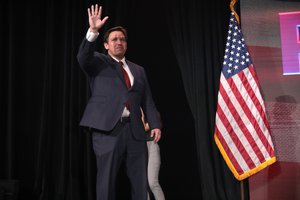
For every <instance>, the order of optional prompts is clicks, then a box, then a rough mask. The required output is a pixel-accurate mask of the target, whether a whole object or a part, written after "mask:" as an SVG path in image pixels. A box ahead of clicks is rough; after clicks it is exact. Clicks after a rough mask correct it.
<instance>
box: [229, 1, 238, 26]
mask: <svg viewBox="0 0 300 200" xmlns="http://www.w3.org/2000/svg"><path fill="white" fill-rule="evenodd" d="M237 1H238V0H231V2H230V10H231V12H233V13H234V16H235V18H236V20H237V22H238V23H239V24H240V19H239V15H238V14H237V13H236V12H235V10H234V5H235V3H236V2H237Z"/></svg>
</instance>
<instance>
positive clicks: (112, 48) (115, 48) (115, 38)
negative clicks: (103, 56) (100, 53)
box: [104, 31, 127, 60]
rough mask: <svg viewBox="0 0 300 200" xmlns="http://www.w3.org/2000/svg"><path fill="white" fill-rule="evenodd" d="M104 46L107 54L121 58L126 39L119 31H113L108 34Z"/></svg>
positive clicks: (125, 48) (123, 53)
mask: <svg viewBox="0 0 300 200" xmlns="http://www.w3.org/2000/svg"><path fill="white" fill-rule="evenodd" d="M104 47H105V49H106V50H107V52H108V54H109V55H111V56H113V57H115V58H117V59H119V60H121V59H122V58H123V57H124V55H125V52H126V50H127V41H126V38H125V35H124V34H123V32H121V31H113V32H111V33H110V34H109V36H108V39H107V42H105V43H104Z"/></svg>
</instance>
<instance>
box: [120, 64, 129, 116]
mask: <svg viewBox="0 0 300 200" xmlns="http://www.w3.org/2000/svg"><path fill="white" fill-rule="evenodd" d="M119 63H120V67H121V68H122V72H123V76H124V79H125V83H126V86H127V88H128V89H129V88H130V87H131V83H130V79H129V76H128V74H127V72H126V70H125V69H124V67H123V62H122V61H120V62H119ZM125 106H126V108H127V109H128V110H129V100H127V101H126V104H125Z"/></svg>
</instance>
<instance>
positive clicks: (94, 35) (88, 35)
mask: <svg viewBox="0 0 300 200" xmlns="http://www.w3.org/2000/svg"><path fill="white" fill-rule="evenodd" d="M98 36H99V32H98V31H96V32H93V31H92V30H91V29H89V30H88V31H87V33H86V39H87V40H88V41H89V42H94V41H95V40H96V39H97V38H98Z"/></svg>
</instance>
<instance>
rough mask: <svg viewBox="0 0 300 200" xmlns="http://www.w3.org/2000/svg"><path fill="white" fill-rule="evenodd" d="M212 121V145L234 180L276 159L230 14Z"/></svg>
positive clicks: (252, 72)
mask: <svg viewBox="0 0 300 200" xmlns="http://www.w3.org/2000/svg"><path fill="white" fill-rule="evenodd" d="M215 120H216V122H215V134H214V138H215V141H216V144H217V146H218V148H219V150H220V151H221V154H222V156H223V158H224V159H225V161H226V163H227V165H228V167H229V168H230V170H231V171H232V173H233V175H234V176H235V177H236V178H237V179H238V180H243V179H245V178H247V177H249V176H251V175H253V174H255V173H257V172H259V171H260V170H262V169H264V168H265V167H267V166H268V165H271V164H272V163H274V162H275V161H276V157H275V153H274V145H273V142H272V138H271V135H270V126H269V122H268V119H267V116H266V110H265V105H264V100H263V98H262V96H261V92H260V88H259V83H258V79H257V77H256V74H255V70H254V67H253V64H252V62H251V58H250V55H249V52H248V50H247V46H246V44H245V41H244V37H243V34H242V32H241V28H240V26H239V24H238V22H237V20H236V17H235V15H234V13H232V14H231V17H230V22H229V30H228V37H227V43H226V50H225V55H224V62H223V69H222V72H221V76H220V85H219V93H218V104H217V111H216V119H215Z"/></svg>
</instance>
